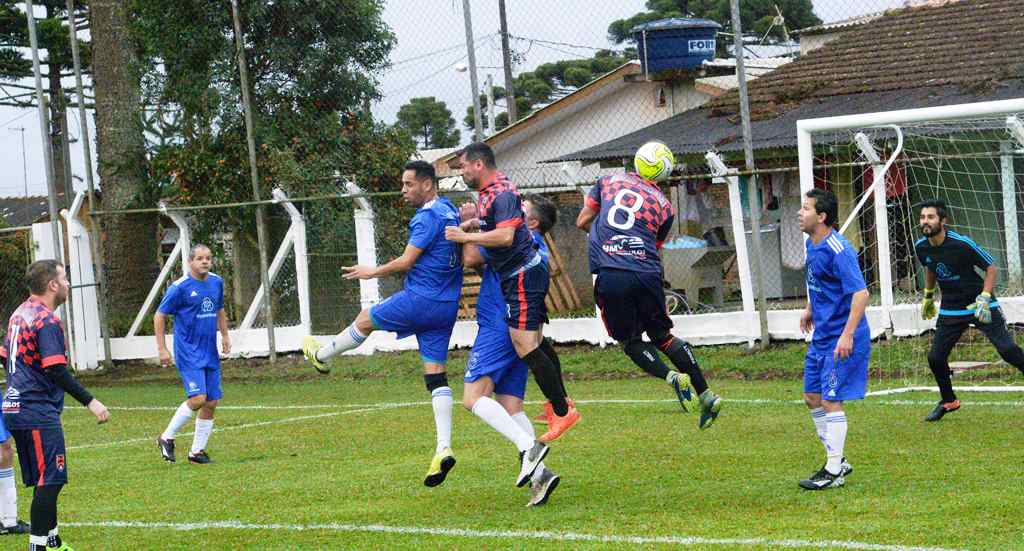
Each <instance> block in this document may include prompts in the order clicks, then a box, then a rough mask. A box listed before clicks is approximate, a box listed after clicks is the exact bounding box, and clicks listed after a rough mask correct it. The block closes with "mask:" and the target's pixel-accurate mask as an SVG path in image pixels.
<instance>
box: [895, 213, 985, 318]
mask: <svg viewBox="0 0 1024 551" xmlns="http://www.w3.org/2000/svg"><path fill="white" fill-rule="evenodd" d="M914 252H915V253H916V254H917V259H918V260H919V261H920V262H921V265H923V266H924V267H925V268H927V269H928V271H930V272H931V273H933V274H935V280H936V281H937V282H938V284H939V289H940V290H942V297H941V298H942V301H941V306H942V307H941V308H940V309H939V314H941V315H943V316H973V315H974V310H968V309H967V306H969V305H970V304H972V303H973V302H974V299H975V297H977V296H978V295H979V294H981V292H982V291H983V290H984V287H985V278H983V277H982V276H981V275H980V274H979V273H978V270H981V271H982V272H984V270H986V269H987V268H988V267H989V266H990V265H991V264H992V263H993V262H995V259H993V258H992V255H990V254H988V252H987V251H985V249H982V248H981V247H979V246H978V244H977V243H975V242H974V241H973V240H971V238H969V237H966V236H963V235H960V234H959V233H956V232H955V231H953V230H950V229H947V230H946V238H945V239H944V240H943V241H942V243H940V244H938V245H932V244H931V242H929V241H928V238H927V237H922V238H921V239H918V240H917V243H914ZM989 307H990V308H998V307H999V303H998V302H996V300H995V296H993V297H992V302H991V303H990V304H989Z"/></svg>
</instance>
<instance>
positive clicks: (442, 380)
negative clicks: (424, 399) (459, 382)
mask: <svg viewBox="0 0 1024 551" xmlns="http://www.w3.org/2000/svg"><path fill="white" fill-rule="evenodd" d="M423 382H424V383H426V385H427V392H429V393H431V394H433V393H434V391H435V390H437V389H439V388H443V387H446V386H448V375H447V374H446V373H427V374H426V375H424V376H423Z"/></svg>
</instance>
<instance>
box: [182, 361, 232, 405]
mask: <svg viewBox="0 0 1024 551" xmlns="http://www.w3.org/2000/svg"><path fill="white" fill-rule="evenodd" d="M178 374H180V375H181V384H182V385H183V386H184V387H185V395H186V396H188V397H189V398H191V397H193V396H198V395H200V394H205V395H206V399H207V400H220V399H221V398H223V397H224V390H223V389H221V387H220V368H219V367H205V368H203V367H200V368H183V367H180V366H179V367H178Z"/></svg>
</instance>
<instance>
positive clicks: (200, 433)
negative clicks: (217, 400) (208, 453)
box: [192, 418, 213, 453]
mask: <svg viewBox="0 0 1024 551" xmlns="http://www.w3.org/2000/svg"><path fill="white" fill-rule="evenodd" d="M211 432H213V419H199V418H196V433H195V434H194V435H192V453H199V452H201V451H203V450H205V449H206V443H207V442H208V441H209V440H210V433H211Z"/></svg>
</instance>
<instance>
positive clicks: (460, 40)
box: [0, 0, 903, 196]
mask: <svg viewBox="0 0 1024 551" xmlns="http://www.w3.org/2000/svg"><path fill="white" fill-rule="evenodd" d="M813 2H814V7H815V12H816V13H817V14H818V16H819V17H820V18H822V19H823V20H825V21H835V20H839V19H844V18H847V17H852V16H855V15H859V14H863V13H870V12H876V11H881V10H884V9H888V8H892V7H899V6H902V5H903V0H813ZM506 4H507V9H508V25H509V33H510V34H511V35H514V36H517V37H521V38H522V39H516V40H513V41H512V44H511V45H512V49H513V51H515V52H516V53H517V54H518V56H519V57H520V61H519V64H518V65H517V66H516V68H515V72H516V73H517V74H518V73H520V72H523V71H529V70H532V69H534V68H535V67H537V66H538V65H540V64H541V63H545V62H550V61H556V60H559V59H567V58H571V57H581V58H583V57H589V56H591V55H593V52H594V50H595V49H597V48H621V46H615V45H612V44H610V43H609V42H608V39H607V29H608V24H609V23H610V22H612V21H614V20H616V19H621V18H624V17H629V16H631V15H633V14H634V13H637V12H639V11H642V10H643V8H644V0H507V2H506ZM497 5H498V2H497V0H472V7H471V10H472V21H473V34H474V42H475V44H476V50H475V51H476V56H477V64H478V65H479V66H480V68H479V69H478V74H479V76H480V86H481V87H482V86H483V81H484V78H485V75H487V74H488V73H490V74H492V75H493V77H494V80H495V84H497V85H502V83H503V81H504V76H503V73H502V71H501V69H498V68H497V67H499V66H500V65H501V41H500V40H499V39H498V37H497V35H496V33H497V32H498V8H497ZM384 19H385V21H386V22H387V24H388V25H390V26H391V28H392V29H393V31H394V32H395V34H396V36H397V38H398V44H397V45H396V47H395V49H394V51H393V52H392V55H391V60H392V63H393V67H392V68H391V69H389V70H387V71H385V72H383V73H382V74H381V75H380V90H381V92H382V93H383V94H384V97H383V98H382V99H381V101H379V102H377V103H375V104H374V106H373V111H374V114H375V115H376V116H377V117H378V118H380V119H381V120H384V121H386V122H394V116H395V113H397V112H398V109H399V107H400V106H401V105H403V104H404V103H406V102H408V101H409V99H411V98H413V97H420V96H435V97H437V98H438V99H440V100H443V101H444V102H445V103H446V104H447V105H448V107H449V109H451V111H452V113H453V115H454V117H455V119H456V122H457V124H458V126H459V127H460V129H462V130H463V134H464V135H465V136H466V137H468V135H469V132H468V131H466V130H465V128H463V127H462V118H463V116H465V113H466V108H467V106H469V105H471V102H472V93H471V88H470V82H469V80H470V79H469V75H468V72H461V73H460V72H456V71H455V66H456V65H457V64H459V63H466V56H467V53H466V48H465V42H466V35H465V26H464V22H463V21H464V20H463V14H462V0H392V1H390V2H388V3H387V6H386V8H385V11H384ZM541 41H546V42H557V43H560V44H550V43H546V42H541ZM44 55H45V54H44ZM491 67H493V68H491ZM21 84H24V85H29V86H31V85H33V81H32V80H31V79H28V80H25V81H22V82H21ZM72 84H73V81H72V80H68V81H67V82H66V85H67V86H69V87H70V86H71V85H72ZM4 89H5V90H7V91H8V92H9V93H11V94H17V93H19V91H18V90H16V89H14V88H4ZM89 124H90V129H89V134H90V137H91V139H92V140H93V144H95V131H94V129H93V128H91V125H92V116H91V113H90V117H89ZM69 125H70V129H71V131H70V134H71V136H72V138H73V139H77V138H78V137H79V136H81V129H80V127H79V124H78V113H77V111H75V112H74V113H73V116H72V117H70V122H69ZM11 127H23V128H25V132H24V136H25V148H26V149H25V157H26V159H27V162H26V165H27V171H28V188H29V193H31V194H33V195H41V194H44V193H45V192H46V187H45V177H44V169H43V153H42V139H41V137H40V131H39V116H38V113H37V111H36V110H35V109H18V108H13V107H0V163H2V164H0V166H2V173H0V174H2V176H0V196H21V195H24V192H25V184H24V179H23V176H22V174H23V165H22V142H21V136H22V133H21V132H20V131H19V130H10V128H11ZM95 149H96V148H95V146H94V147H93V152H94V153H95ZM71 159H72V172H73V173H74V174H76V175H77V176H79V177H80V178H84V174H85V173H84V170H85V169H84V166H85V162H84V159H83V157H82V150H81V147H80V144H73V145H72V148H71ZM75 187H76V189H84V187H85V184H84V182H82V181H78V180H76V181H75Z"/></svg>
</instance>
